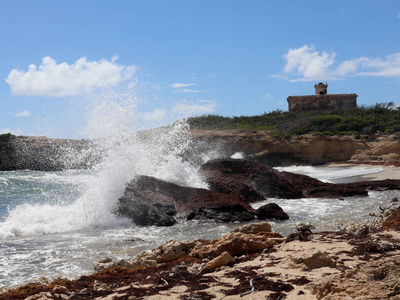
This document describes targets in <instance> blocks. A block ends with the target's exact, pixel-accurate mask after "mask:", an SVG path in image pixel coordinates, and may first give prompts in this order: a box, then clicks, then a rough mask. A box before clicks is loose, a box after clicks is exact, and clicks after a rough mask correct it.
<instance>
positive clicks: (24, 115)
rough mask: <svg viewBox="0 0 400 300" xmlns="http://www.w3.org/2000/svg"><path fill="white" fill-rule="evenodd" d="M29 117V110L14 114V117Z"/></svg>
mask: <svg viewBox="0 0 400 300" xmlns="http://www.w3.org/2000/svg"><path fill="white" fill-rule="evenodd" d="M30 115H31V113H30V111H29V110H24V111H20V112H17V113H16V114H14V116H16V117H29V116H30Z"/></svg>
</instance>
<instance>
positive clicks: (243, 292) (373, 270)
mask: <svg viewBox="0 0 400 300" xmlns="http://www.w3.org/2000/svg"><path fill="white" fill-rule="evenodd" d="M382 220H383V219H382ZM377 225H378V224H377V223H375V224H369V225H365V226H359V227H358V228H357V229H355V230H353V231H341V232H313V228H312V226H310V225H303V226H301V227H298V228H297V229H296V232H295V233H293V234H291V235H289V236H288V237H287V238H283V237H282V236H281V235H280V234H279V233H276V232H271V226H270V225H269V224H268V223H252V224H248V225H244V226H241V227H238V228H237V229H235V230H234V231H232V232H231V233H229V234H227V235H224V236H222V237H221V238H218V239H214V240H195V241H188V242H184V241H183V242H178V241H168V242H166V243H165V244H163V245H160V246H159V247H158V248H156V249H153V250H151V251H144V252H142V253H140V254H139V255H137V256H136V257H135V258H133V259H131V260H121V261H119V262H112V261H111V260H110V259H104V260H102V261H101V262H99V264H98V265H97V266H96V269H97V272H95V273H94V274H92V275H89V276H82V277H80V278H79V279H77V280H68V279H63V278H59V279H56V280H54V281H52V282H50V281H49V280H46V279H44V278H42V279H41V280H39V281H37V282H31V283H28V284H26V285H23V286H21V287H19V288H17V289H13V290H9V291H7V292H4V293H3V294H0V299H27V300H39V299H40V300H45V299H148V300H152V299H154V300H156V299H165V298H168V299H400V281H399V278H400V277H399V275H400V263H399V262H400V210H399V209H397V210H395V211H394V212H392V214H391V215H390V216H388V217H386V218H385V221H384V222H379V226H377Z"/></svg>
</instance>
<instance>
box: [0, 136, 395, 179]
mask: <svg viewBox="0 0 400 300" xmlns="http://www.w3.org/2000/svg"><path fill="white" fill-rule="evenodd" d="M166 131H168V128H158V129H152V130H148V131H143V132H139V133H137V136H136V137H137V138H139V139H143V140H146V139H149V137H151V136H153V135H163V134H165V132H166ZM188 134H189V135H190V137H191V138H192V139H193V140H192V143H193V147H190V148H191V150H188V151H196V152H199V153H201V152H202V151H206V150H209V149H218V152H220V153H221V156H222V157H229V156H231V155H233V154H234V153H236V152H241V153H243V154H244V156H245V157H246V158H248V159H251V160H254V161H257V162H260V163H262V164H264V165H268V166H282V165H296V164H297V165H318V164H327V163H332V162H345V161H356V162H358V163H360V162H380V163H390V164H394V165H398V161H399V160H400V139H399V137H398V136H396V135H383V134H382V135H365V136H362V137H361V138H359V139H357V138H355V137H354V136H321V135H319V136H315V135H313V134H306V135H301V136H292V137H290V138H283V137H273V136H271V135H270V134H269V133H268V132H266V131H265V132H263V131H257V132H255V131H254V132H252V131H240V130H199V129H197V130H191V131H190V132H188ZM98 150H99V149H96V143H93V141H90V140H66V139H51V138H47V137H24V136H22V137H16V136H13V135H11V134H3V135H0V171H5V170H21V169H31V170H41V171H54V170H64V169H79V168H89V167H91V166H93V164H95V163H96V162H98V161H99V159H100V156H101V153H99V151H98ZM192 154H193V153H187V155H188V156H192Z"/></svg>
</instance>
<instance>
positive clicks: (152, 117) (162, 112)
mask: <svg viewBox="0 0 400 300" xmlns="http://www.w3.org/2000/svg"><path fill="white" fill-rule="evenodd" d="M166 116H167V110H166V109H160V108H156V109H155V110H153V111H152V112H146V113H144V115H143V120H144V121H148V122H152V121H162V120H164V119H165V118H166Z"/></svg>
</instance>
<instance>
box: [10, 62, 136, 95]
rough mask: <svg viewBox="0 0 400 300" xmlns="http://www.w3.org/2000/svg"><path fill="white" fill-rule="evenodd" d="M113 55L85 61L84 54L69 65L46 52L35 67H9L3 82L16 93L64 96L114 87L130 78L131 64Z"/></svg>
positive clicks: (132, 67) (134, 68) (133, 68)
mask: <svg viewBox="0 0 400 300" xmlns="http://www.w3.org/2000/svg"><path fill="white" fill-rule="evenodd" d="M117 59H118V57H117V56H114V57H113V58H112V59H111V61H108V60H106V59H102V60H100V61H88V60H87V58H86V57H82V58H80V59H78V60H77V61H76V62H74V63H73V64H71V65H69V64H67V63H65V62H63V63H60V64H57V62H56V60H54V59H53V58H51V57H50V56H46V57H44V58H43V60H42V64H41V65H40V66H39V67H37V66H36V65H34V64H31V65H29V68H28V71H26V72H25V71H23V70H20V69H13V70H11V72H10V74H9V75H8V77H7V79H6V82H7V83H8V84H9V86H10V88H11V91H12V93H13V94H15V95H31V96H53V97H65V96H73V95H79V94H82V93H87V92H90V91H91V90H92V89H93V88H106V87H113V86H116V85H118V84H119V83H121V82H122V81H126V80H129V79H132V78H133V74H134V72H135V70H136V67H134V66H121V65H118V64H117V63H116V60H117Z"/></svg>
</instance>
